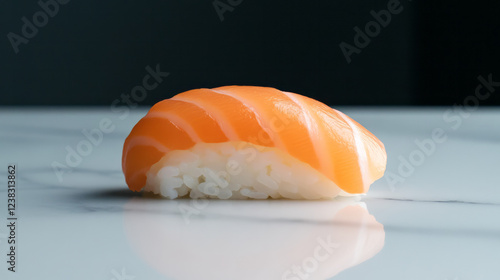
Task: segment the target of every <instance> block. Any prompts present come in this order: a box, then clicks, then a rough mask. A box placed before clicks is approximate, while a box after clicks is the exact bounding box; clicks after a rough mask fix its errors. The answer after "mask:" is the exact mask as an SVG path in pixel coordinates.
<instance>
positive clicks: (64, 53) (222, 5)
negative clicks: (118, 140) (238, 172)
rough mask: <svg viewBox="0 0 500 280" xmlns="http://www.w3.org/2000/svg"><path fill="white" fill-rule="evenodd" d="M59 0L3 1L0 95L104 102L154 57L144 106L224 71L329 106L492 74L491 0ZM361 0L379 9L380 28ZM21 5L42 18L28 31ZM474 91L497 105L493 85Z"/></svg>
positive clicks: (429, 90) (412, 99) (463, 84)
mask: <svg viewBox="0 0 500 280" xmlns="http://www.w3.org/2000/svg"><path fill="white" fill-rule="evenodd" d="M59 1H60V3H59V2H56V0H41V1H40V2H41V3H42V4H43V3H52V4H54V3H57V4H56V5H57V6H58V8H57V9H56V8H55V7H54V5H52V6H50V5H49V8H48V9H49V10H50V11H52V12H50V13H52V16H51V15H48V16H47V17H46V18H44V16H43V13H45V14H47V13H49V12H40V11H43V8H42V6H43V5H42V6H41V5H40V4H39V3H38V2H37V1H14V0H5V1H2V2H1V4H0V12H1V26H0V30H1V35H2V37H0V48H1V49H0V50H1V57H0V58H1V63H2V68H1V69H2V70H1V73H0V74H1V77H0V105H110V104H111V103H112V102H113V100H115V99H117V98H120V95H121V94H123V93H125V94H127V93H130V92H131V90H132V88H134V87H135V86H137V85H141V84H142V79H143V77H144V76H145V75H146V74H147V71H146V70H145V67H146V66H148V65H149V66H150V67H152V68H155V67H156V65H158V64H159V68H160V69H161V71H166V72H169V73H170V75H169V76H168V77H166V78H165V79H164V80H163V82H162V83H161V84H160V85H159V86H158V87H157V88H156V89H154V90H152V91H150V92H148V93H147V97H146V98H145V100H143V101H141V102H140V103H141V104H143V105H148V104H152V103H154V102H157V101H158V100H161V99H164V98H168V97H170V96H172V95H174V94H176V93H179V92H182V91H185V90H188V89H192V88H199V87H216V86H221V85H232V84H239V85H261V86H272V87H276V88H279V89H282V90H287V91H292V92H297V93H301V94H304V95H308V96H311V97H314V98H317V99H319V100H321V101H323V102H325V103H327V104H330V105H451V104H454V103H458V104H460V103H463V101H464V99H465V98H466V97H467V96H469V95H473V94H474V89H475V88H476V86H477V85H478V84H479V82H478V80H477V77H478V76H479V75H482V76H483V77H485V78H487V77H488V75H490V74H491V75H492V79H493V80H494V81H500V71H499V69H500V68H499V63H500V59H499V58H500V55H499V44H498V42H499V41H498V39H499V37H500V24H499V23H500V20H499V18H498V15H499V14H500V13H499V12H500V2H499V1H489V2H486V1H485V2H483V3H481V2H474V3H472V2H469V1H463V3H461V2H459V1H417V0H413V1H410V0H401V1H400V2H399V5H397V4H398V3H397V2H398V1H395V0H384V1H379V0H376V1H361V0H335V1H326V0H325V1H293V0H288V1H261V0H216V1H213V0H203V1H202V0H200V1H194V0H192V1H179V0H177V1H171V0H163V1H161V0H155V1H153V0H143V1H138V0H122V1H118V0H109V1H96V0H87V1H77V0H71V1H68V0H64V1H63V0H59ZM64 2H67V3H66V4H62V3H64ZM436 2H439V3H436ZM388 5H389V6H390V7H392V8H393V10H394V9H396V8H395V7H397V9H396V10H398V11H399V12H397V13H396V12H395V13H393V14H391V19H390V22H388V19H387V17H386V18H384V15H387V13H384V12H380V10H382V9H384V10H388ZM391 5H392V6H391ZM372 10H373V11H374V12H375V13H376V14H378V15H379V16H380V17H381V18H382V19H385V22H388V24H385V25H386V26H385V27H383V26H381V25H380V24H378V26H379V29H380V30H378V32H377V29H376V27H377V26H375V25H374V24H373V22H375V21H374V20H375V19H374V15H373V13H371V11H372ZM37 13H38V14H37ZM34 15H37V16H35V19H33V16H34ZM23 17H26V19H27V20H28V21H29V22H30V24H34V25H35V23H38V25H40V27H38V28H37V29H38V30H37V32H36V34H34V35H33V33H34V32H33V30H28V31H32V32H31V33H30V34H28V35H29V36H31V38H26V37H28V36H24V35H23V30H22V29H23V25H25V23H24V22H23ZM34 20H35V21H37V22H34ZM44 20H45V21H46V22H45V23H44ZM370 22H372V23H370ZM367 24H368V25H370V24H371V28H372V29H369V30H371V31H369V32H372V35H373V37H372V38H370V37H368V39H369V40H370V42H369V43H367V44H365V45H366V46H363V47H359V48H357V49H354V48H355V47H356V44H355V35H356V31H355V30H354V28H355V27H359V28H360V29H361V30H365V27H366V25H367ZM35 27H36V25H35ZM28 29H29V28H28ZM25 31H26V30H25ZM28 33H29V32H28ZM377 33H378V34H377ZM13 34H15V35H13ZM374 34H375V35H374ZM25 35H26V34H25ZM363 36H364V35H363ZM366 36H368V35H366ZM20 38H21V39H20ZM360 38H361V39H363V38H362V37H360ZM360 38H358V39H359V41H360V42H361V41H363V40H361V39H360ZM365 39H366V38H365ZM11 41H13V42H14V44H12V42H11ZM21 41H22V42H21ZM342 42H345V45H344V46H346V44H349V45H350V46H352V47H349V48H350V49H349V50H351V51H352V50H354V52H353V53H351V55H350V56H349V58H350V59H351V62H350V63H348V61H347V59H346V57H345V55H344V54H343V52H342V50H341V47H340V44H341V43H342ZM364 43H366V40H365V42H364ZM358 46H359V45H358ZM16 48H17V49H18V52H17V53H16V50H15V49H16ZM481 104H483V105H492V104H495V105H498V104H500V87H499V89H498V92H497V93H494V94H492V95H491V96H490V97H488V98H487V99H486V100H483V101H481Z"/></svg>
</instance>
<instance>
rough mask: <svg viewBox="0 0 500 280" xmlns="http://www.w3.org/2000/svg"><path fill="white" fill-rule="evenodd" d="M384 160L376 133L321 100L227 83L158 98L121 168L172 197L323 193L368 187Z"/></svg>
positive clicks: (139, 183) (133, 185)
mask: <svg viewBox="0 0 500 280" xmlns="http://www.w3.org/2000/svg"><path fill="white" fill-rule="evenodd" d="M386 161H387V155H386V152H385V148H384V145H383V144H382V142H381V141H380V140H379V139H377V138H376V137H375V136H374V135H373V134H372V133H370V132H369V131H368V130H366V129H365V128H364V127H362V126H361V125H360V124H358V123H357V122H356V121H354V120H353V119H351V118H349V117H348V116H346V115H345V114H343V113H342V112H340V111H338V110H335V109H332V108H330V107H328V106H327V105H325V104H323V103H321V102H319V101H317V100H314V99H311V98H308V97H305V96H302V95H299V94H295V93H290V92H283V91H280V90H277V89H274V88H269V87H256V86H224V87H218V88H214V89H194V90H189V91H186V92H183V93H180V94H177V95H175V96H174V97H172V98H170V99H166V100H163V101H160V102H158V103H157V104H155V105H154V106H153V107H152V108H151V109H150V110H149V112H148V113H147V114H146V116H144V118H142V119H141V120H140V121H139V122H138V123H137V124H136V125H135V126H134V128H133V129H132V131H131V132H130V135H129V136H128V137H127V138H126V140H125V143H124V147H123V157H122V168H123V172H124V174H125V180H126V182H127V184H128V186H129V188H130V189H131V190H133V191H141V190H144V191H146V192H151V193H154V194H157V195H161V196H163V197H166V198H170V199H175V198H180V197H189V198H193V199H196V198H219V199H247V198H253V199H266V198H288V199H324V198H333V197H336V196H338V195H352V194H361V193H366V192H367V191H368V189H369V187H370V185H371V184H372V183H373V182H374V181H375V180H377V179H379V178H381V177H382V176H383V174H384V171H385V167H386Z"/></svg>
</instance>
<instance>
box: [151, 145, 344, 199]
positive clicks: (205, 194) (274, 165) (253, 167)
mask: <svg viewBox="0 0 500 280" xmlns="http://www.w3.org/2000/svg"><path fill="white" fill-rule="evenodd" d="M146 176H147V180H146V186H145V188H144V191H146V192H152V193H154V194H157V195H161V196H163V197H166V198H170V199H175V198H182V197H186V198H193V199H197V198H218V199H249V198H250V199H267V198H274V199H276V198H287V199H323V198H333V197H336V196H337V195H349V194H347V193H346V192H344V191H342V190H341V189H340V188H339V187H338V186H337V185H336V184H335V183H334V182H332V181H331V180H330V179H329V178H327V177H326V176H325V175H323V174H322V173H321V172H319V171H317V170H316V169H314V168H313V167H311V166H310V165H309V164H307V163H304V162H302V161H299V160H297V159H295V158H294V157H292V156H290V155H289V154H287V153H285V152H283V151H281V150H279V149H277V148H272V147H263V146H258V145H254V144H251V143H249V142H242V141H238V142H224V143H202V142H200V143H197V144H196V145H194V146H193V147H192V148H190V149H187V150H173V151H170V152H168V153H166V154H165V156H163V158H161V160H160V161H158V162H157V163H156V164H154V165H152V166H151V168H150V169H149V171H148V172H147V174H146Z"/></svg>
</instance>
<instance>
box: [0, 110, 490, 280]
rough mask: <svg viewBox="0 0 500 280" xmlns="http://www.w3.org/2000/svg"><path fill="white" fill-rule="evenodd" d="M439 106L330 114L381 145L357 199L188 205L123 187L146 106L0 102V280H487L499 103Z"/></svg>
mask: <svg viewBox="0 0 500 280" xmlns="http://www.w3.org/2000/svg"><path fill="white" fill-rule="evenodd" d="M450 109H453V108H435V109H425V108H424V109H413V108H377V109H375V108H368V109H367V108H341V110H343V111H344V112H345V113H347V114H348V115H350V116H351V117H353V118H354V119H355V120H357V121H358V122H360V123H361V124H363V125H364V126H365V127H366V128H368V129H369V130H370V131H372V132H373V133H374V134H375V135H376V136H378V137H379V138H380V139H381V140H382V141H383V142H384V144H385V146H386V149H387V152H388V167H387V172H386V174H387V175H386V177H385V178H382V179H381V180H379V181H377V182H376V183H375V184H374V185H372V187H371V189H370V191H369V193H368V194H367V195H365V196H361V197H359V198H358V199H341V200H334V201H285V200H280V201H214V200H210V201H197V202H194V201H191V200H178V201H169V200H158V199H151V198H145V197H142V196H140V195H137V194H135V193H132V192H130V191H129V190H128V188H127V187H126V185H125V181H124V177H123V174H122V172H121V149H122V145H123V141H124V139H125V137H126V136H127V134H128V132H129V131H130V129H131V128H132V126H133V125H134V124H135V123H136V122H137V121H138V120H139V119H140V118H141V117H142V116H143V115H144V114H145V112H146V109H135V110H133V111H131V112H130V114H128V115H122V114H121V113H116V112H113V111H111V109H110V108H90V109H89V108H86V109H83V108H24V109H15V108H0V178H1V179H0V181H1V182H2V183H1V186H2V187H1V189H0V212H1V215H0V218H1V219H2V221H1V224H2V226H0V253H1V255H2V257H1V258H0V259H2V260H6V259H7V258H8V256H7V254H8V253H9V250H10V246H11V245H10V244H8V241H9V240H11V239H9V237H10V234H11V232H10V230H9V228H8V227H7V225H8V224H9V222H10V221H8V220H7V217H9V215H8V212H7V199H8V197H7V193H8V192H7V180H8V179H7V170H8V169H7V168H8V164H11V163H13V164H16V167H17V168H16V175H17V184H16V190H17V192H16V209H15V215H14V216H15V217H17V220H16V221H15V222H16V230H15V238H16V239H15V240H16V251H15V254H16V263H15V265H16V268H15V269H16V272H15V273H12V272H10V271H8V270H7V268H8V267H9V266H10V264H8V263H7V262H6V261H2V265H0V279H73V280H77V279H102V280H109V279H116V280H121V279H127V280H131V279H136V280H141V279H152V280H154V279H290V280H292V279H293V280H299V279H330V278H332V279H335V280H344V279H384V280H390V279H398V280H399V279H418V280H422V279H426V280H432V279H436V280H465V279H474V280H479V279H488V280H492V279H498V278H499V275H500V265H499V263H500V157H499V156H500V109H498V108H487V109H479V110H475V111H472V112H465V111H458V110H455V111H449V110H450ZM101 122H103V124H102V125H104V126H109V127H108V128H109V130H112V131H108V132H107V133H103V139H102V141H100V142H99V141H97V142H96V143H95V144H91V146H88V145H87V146H86V144H82V143H83V142H85V141H86V139H87V138H86V136H85V135H84V134H83V133H82V129H86V130H87V131H89V130H92V129H98V128H99V126H100V123H101ZM106 122H111V123H108V124H106ZM433 131H434V132H433ZM433 133H434V138H433V137H432V136H433ZM438 136H439V137H438ZM415 141H417V142H418V141H420V143H424V145H418V144H417V143H416V142H415ZM88 143H90V142H88ZM419 146H420V148H419ZM89 147H90V148H89ZM78 149H80V150H79V151H80V152H83V153H84V154H85V155H83V156H81V158H80V159H79V158H78V157H75V156H74V155H73V157H71V156H70V157H69V159H68V160H67V158H66V157H67V156H68V153H69V152H68V151H71V150H75V151H77V150H78ZM56 162H57V163H56ZM54 165H55V166H58V167H59V171H58V172H54V169H53V166H54ZM71 165H72V166H71ZM61 166H66V167H61ZM398 169H399V170H398Z"/></svg>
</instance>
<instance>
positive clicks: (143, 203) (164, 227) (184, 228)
mask: <svg viewBox="0 0 500 280" xmlns="http://www.w3.org/2000/svg"><path fill="white" fill-rule="evenodd" d="M194 202H197V203H198V204H195V203H194ZM204 203H208V205H207V204H204ZM197 205H198V206H199V207H197ZM365 207H366V205H365V204H364V203H362V202H356V201H354V200H353V199H341V200H337V201H314V202H307V201H305V202H304V201H301V202H298V201H283V200H282V201H272V202H270V201H208V200H205V201H204V200H179V201H178V202H177V201H176V202H175V203H162V201H158V200H149V199H148V200H144V199H139V198H134V199H131V200H130V201H129V202H127V204H125V206H124V208H125V211H124V218H123V223H124V232H125V235H126V236H127V239H128V242H129V244H130V246H131V247H132V248H133V249H134V251H135V252H136V253H137V255H138V257H140V258H141V259H143V260H144V262H145V263H146V264H148V265H149V266H151V267H153V268H154V269H156V270H157V271H158V272H160V273H161V274H163V275H164V276H165V277H166V278H167V279H219V280H223V279H239V280H245V279H253V280H254V279H289V280H295V279H309V280H314V279H329V278H330V277H333V276H334V275H337V274H338V273H340V272H341V271H344V270H346V269H348V268H350V267H353V266H356V265H358V264H361V263H363V262H365V261H367V260H368V259H370V258H372V257H373V256H375V255H376V254H377V253H378V252H379V251H380V250H381V249H382V248H383V246H384V240H385V232H384V227H383V225H382V224H380V223H379V222H377V221H376V220H375V218H374V217H373V216H372V215H370V213H369V212H368V211H367V209H366V208H365ZM181 209H183V210H181ZM189 209H190V210H189ZM256 209H258V210H256ZM196 211H199V212H196ZM181 213H182V214H181ZM186 219H187V220H186ZM187 221H188V222H189V224H186V222H187ZM193 267H196V269H193ZM137 269H139V268H137ZM138 278H139V277H138Z"/></svg>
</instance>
